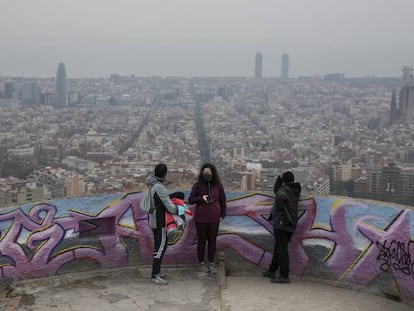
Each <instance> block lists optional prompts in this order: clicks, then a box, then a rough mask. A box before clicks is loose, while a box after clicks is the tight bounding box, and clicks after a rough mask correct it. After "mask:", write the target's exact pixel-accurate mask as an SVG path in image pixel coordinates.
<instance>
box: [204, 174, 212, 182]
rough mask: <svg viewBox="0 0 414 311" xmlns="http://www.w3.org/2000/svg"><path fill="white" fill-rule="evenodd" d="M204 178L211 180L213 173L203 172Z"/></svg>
mask: <svg viewBox="0 0 414 311" xmlns="http://www.w3.org/2000/svg"><path fill="white" fill-rule="evenodd" d="M203 179H204V180H205V181H211V179H212V176H211V174H210V173H203Z"/></svg>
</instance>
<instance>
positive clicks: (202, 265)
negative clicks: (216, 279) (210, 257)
mask: <svg viewBox="0 0 414 311" xmlns="http://www.w3.org/2000/svg"><path fill="white" fill-rule="evenodd" d="M198 271H200V272H206V273H208V272H210V269H209V266H208V265H207V264H206V263H205V262H204V261H202V262H200V265H199V267H198Z"/></svg>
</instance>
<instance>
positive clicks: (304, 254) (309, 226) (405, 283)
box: [0, 193, 414, 305]
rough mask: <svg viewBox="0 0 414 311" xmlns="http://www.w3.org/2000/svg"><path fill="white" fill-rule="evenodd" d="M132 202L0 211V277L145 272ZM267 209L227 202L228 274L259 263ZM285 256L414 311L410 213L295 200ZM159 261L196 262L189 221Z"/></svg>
mask: <svg viewBox="0 0 414 311" xmlns="http://www.w3.org/2000/svg"><path fill="white" fill-rule="evenodd" d="M141 196H142V194H141V193H129V194H127V195H123V194H109V195H101V196H95V197H84V198H75V199H66V200H63V199H62V200H51V201H50V202H49V203H47V204H37V205H23V206H19V207H8V208H3V209H1V210H0V213H1V214H0V278H2V279H14V280H20V279H27V278H35V277H43V276H50V275H56V274H61V273H66V272H75V271H83V270H88V269H98V268H113V267H121V266H128V265H137V264H149V263H150V262H151V256H152V233H151V231H150V229H149V228H148V226H147V220H146V215H145V214H143V212H142V211H141V210H140V208H139V202H140V199H141ZM230 196H231V195H229V197H230ZM272 201H273V197H272V196H268V195H265V194H263V193H250V194H246V195H240V194H236V196H235V197H233V198H232V199H230V200H228V216H227V217H226V218H225V219H224V221H223V222H222V224H221V226H220V234H219V237H218V248H219V249H220V250H223V251H224V253H225V255H226V256H225V257H226V260H227V264H228V267H229V269H230V273H231V271H232V270H237V269H239V271H240V269H255V270H257V271H262V269H264V268H266V267H267V266H268V265H269V262H270V260H271V256H272V247H273V237H272V233H271V232H272V229H271V226H270V224H269V223H268V222H267V221H266V219H267V217H268V215H269V213H270V210H271V204H272ZM289 251H290V255H291V257H290V258H291V272H292V274H294V275H296V276H299V277H301V278H319V279H324V280H329V281H331V283H334V284H336V285H338V286H345V287H351V288H354V289H357V288H358V289H364V290H366V291H370V292H374V293H379V294H382V295H386V296H390V297H393V298H396V299H397V298H398V299H401V300H402V301H404V302H406V303H409V304H413V305H414V211H413V210H410V209H404V208H403V207H401V206H400V207H398V206H392V205H391V204H389V203H382V202H373V201H370V202H366V201H359V200H354V199H347V198H332V197H329V198H324V197H317V198H309V199H303V200H302V201H301V202H300V219H299V222H298V230H297V232H296V234H295V235H294V236H293V238H292V242H291V244H290V250H289ZM164 262H165V264H168V263H170V264H173V263H179V264H186V263H196V262H197V257H196V232H195V227H194V224H193V223H192V222H190V223H189V224H188V226H187V227H186V228H185V230H184V232H183V234H182V236H181V237H180V238H179V239H178V240H177V241H176V242H175V243H173V244H171V245H169V247H168V250H167V253H166V258H165V261H164Z"/></svg>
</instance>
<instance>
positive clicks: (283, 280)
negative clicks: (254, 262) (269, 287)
mask: <svg viewBox="0 0 414 311" xmlns="http://www.w3.org/2000/svg"><path fill="white" fill-rule="evenodd" d="M270 282H272V283H278V284H288V283H290V280H289V278H284V277H283V276H277V277H274V278H272V279H271V280H270Z"/></svg>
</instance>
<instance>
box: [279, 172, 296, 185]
mask: <svg viewBox="0 0 414 311" xmlns="http://www.w3.org/2000/svg"><path fill="white" fill-rule="evenodd" d="M282 181H283V183H284V184H286V183H292V182H294V181H295V176H294V175H293V173H292V172H291V171H287V172H284V173H283V174H282Z"/></svg>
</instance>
